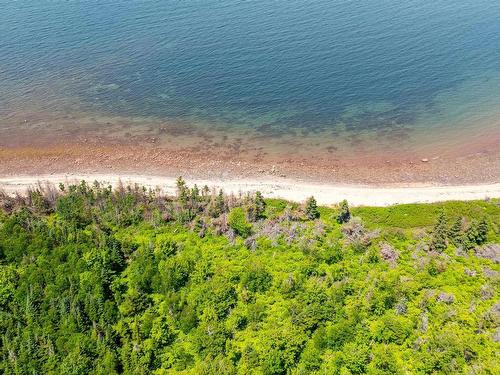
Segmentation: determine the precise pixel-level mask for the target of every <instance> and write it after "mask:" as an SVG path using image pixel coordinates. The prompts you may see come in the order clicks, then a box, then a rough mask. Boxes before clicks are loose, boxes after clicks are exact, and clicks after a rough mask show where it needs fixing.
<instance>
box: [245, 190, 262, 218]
mask: <svg viewBox="0 0 500 375" xmlns="http://www.w3.org/2000/svg"><path fill="white" fill-rule="evenodd" d="M265 210H266V202H265V201H264V197H263V196H262V193H261V192H260V191H258V192H256V193H255V198H254V199H252V201H251V202H250V205H249V207H248V209H247V216H248V219H249V220H250V221H257V220H260V219H262V218H264V212H265Z"/></svg>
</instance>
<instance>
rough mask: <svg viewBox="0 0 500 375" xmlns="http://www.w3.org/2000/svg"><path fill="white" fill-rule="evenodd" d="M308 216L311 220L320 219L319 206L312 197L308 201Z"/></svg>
mask: <svg viewBox="0 0 500 375" xmlns="http://www.w3.org/2000/svg"><path fill="white" fill-rule="evenodd" d="M306 216H307V218H308V219H309V220H314V219H317V218H319V211H318V204H317V203H316V199H314V197H310V198H308V199H307V201H306Z"/></svg>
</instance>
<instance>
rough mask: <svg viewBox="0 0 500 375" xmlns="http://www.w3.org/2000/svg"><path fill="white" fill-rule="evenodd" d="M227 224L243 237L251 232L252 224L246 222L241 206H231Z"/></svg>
mask: <svg viewBox="0 0 500 375" xmlns="http://www.w3.org/2000/svg"><path fill="white" fill-rule="evenodd" d="M228 223H229V226H230V227H231V228H232V229H233V230H234V231H235V232H236V234H238V235H240V236H241V237H243V238H246V237H248V236H250V234H251V233H252V225H251V224H250V223H249V222H248V220H247V218H246V215H245V211H244V210H243V208H241V207H236V208H233V209H232V210H231V211H230V212H229V218H228Z"/></svg>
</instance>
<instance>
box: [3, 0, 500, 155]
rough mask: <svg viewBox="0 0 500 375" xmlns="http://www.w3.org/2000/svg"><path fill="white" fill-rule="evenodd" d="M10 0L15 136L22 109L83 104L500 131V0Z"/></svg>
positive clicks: (167, 116) (270, 127)
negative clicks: (15, 120) (17, 120)
mask: <svg viewBox="0 0 500 375" xmlns="http://www.w3.org/2000/svg"><path fill="white" fill-rule="evenodd" d="M0 7H1V9H2V10H1V12H0V132H1V131H2V127H4V128H6V127H12V126H17V125H16V123H13V120H12V119H13V118H17V117H16V116H17V114H19V113H23V111H29V112H30V113H33V112H37V113H40V116H41V117H43V116H44V114H47V113H51V112H68V113H72V112H74V113H80V114H81V113H92V114H93V115H95V114H100V115H102V116H122V117H130V118H134V119H136V120H137V119H141V118H142V119H145V122H147V119H155V120H158V119H160V120H165V121H175V122H179V123H193V124H197V125H198V126H200V127H205V128H206V129H207V130H208V131H209V130H210V129H211V127H214V128H215V127H220V126H223V129H224V132H227V133H228V134H230V133H231V132H232V131H234V132H237V131H238V132H241V131H246V132H248V134H260V135H264V136H265V137H266V138H269V139H278V138H280V137H283V136H285V135H286V136H289V137H292V138H293V137H304V136H317V137H319V138H321V139H323V140H324V141H325V142H326V143H328V142H329V138H328V137H331V138H332V142H333V138H335V137H337V136H338V139H340V138H341V137H340V135H339V134H343V135H347V136H346V137H345V139H349V140H350V141H351V144H352V140H353V138H356V137H359V136H363V137H365V139H368V140H370V141H371V142H372V144H373V146H374V147H375V148H376V147H387V145H388V144H389V145H390V144H393V143H394V140H400V141H405V140H408V139H410V140H414V141H415V142H418V141H419V139H421V140H422V142H424V141H425V140H426V139H427V140H428V139H430V138H432V139H437V140H438V141H439V142H446V141H447V139H448V137H450V134H453V132H456V133H457V134H461V133H460V132H464V129H465V130H468V131H471V129H473V131H474V133H481V132H484V133H485V134H486V133H488V132H490V131H491V130H492V128H495V127H497V125H496V124H498V122H495V121H494V120H493V119H495V118H496V119H498V118H499V117H498V114H499V113H500V1H498V0H459V1H457V0H406V1H396V0H352V1H351V0H328V1H327V0H317V1H305V0H291V1H284V0H283V1H281V0H279V1H235V0H217V1H215V0H193V1H155V0H151V1H146V0H141V1H139V0H133V1H110V0H102V1H93V0H80V1H71V0H69V1H56V0H30V1H8V0H7V1H6V0H0ZM131 128H132V125H131ZM443 129H445V130H446V132H445V133H444V134H446V136H444V137H443V136H441V138H440V137H439V136H437V135H438V134H442V132H443V131H444V130H443ZM132 130H133V129H132ZM493 130H495V129H493ZM496 130H498V129H496ZM0 134H1V133H0ZM434 134H436V136H435V137H434V136H433V135H434ZM464 134H465V133H464ZM384 140H385V141H387V140H389V141H390V142H389V143H387V142H384ZM391 142H392V143H391ZM396 143H397V142H396ZM382 145H383V146H382ZM346 147H350V146H349V144H347V146H346Z"/></svg>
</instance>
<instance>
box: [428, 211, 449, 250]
mask: <svg viewBox="0 0 500 375" xmlns="http://www.w3.org/2000/svg"><path fill="white" fill-rule="evenodd" d="M447 225H448V224H447V218H446V214H445V213H444V211H441V212H440V214H439V216H438V219H437V222H436V225H435V226H434V230H433V231H432V238H431V243H430V249H431V250H434V251H439V252H442V251H443V250H445V249H446V247H447V242H446V239H447V237H448V227H447Z"/></svg>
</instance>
